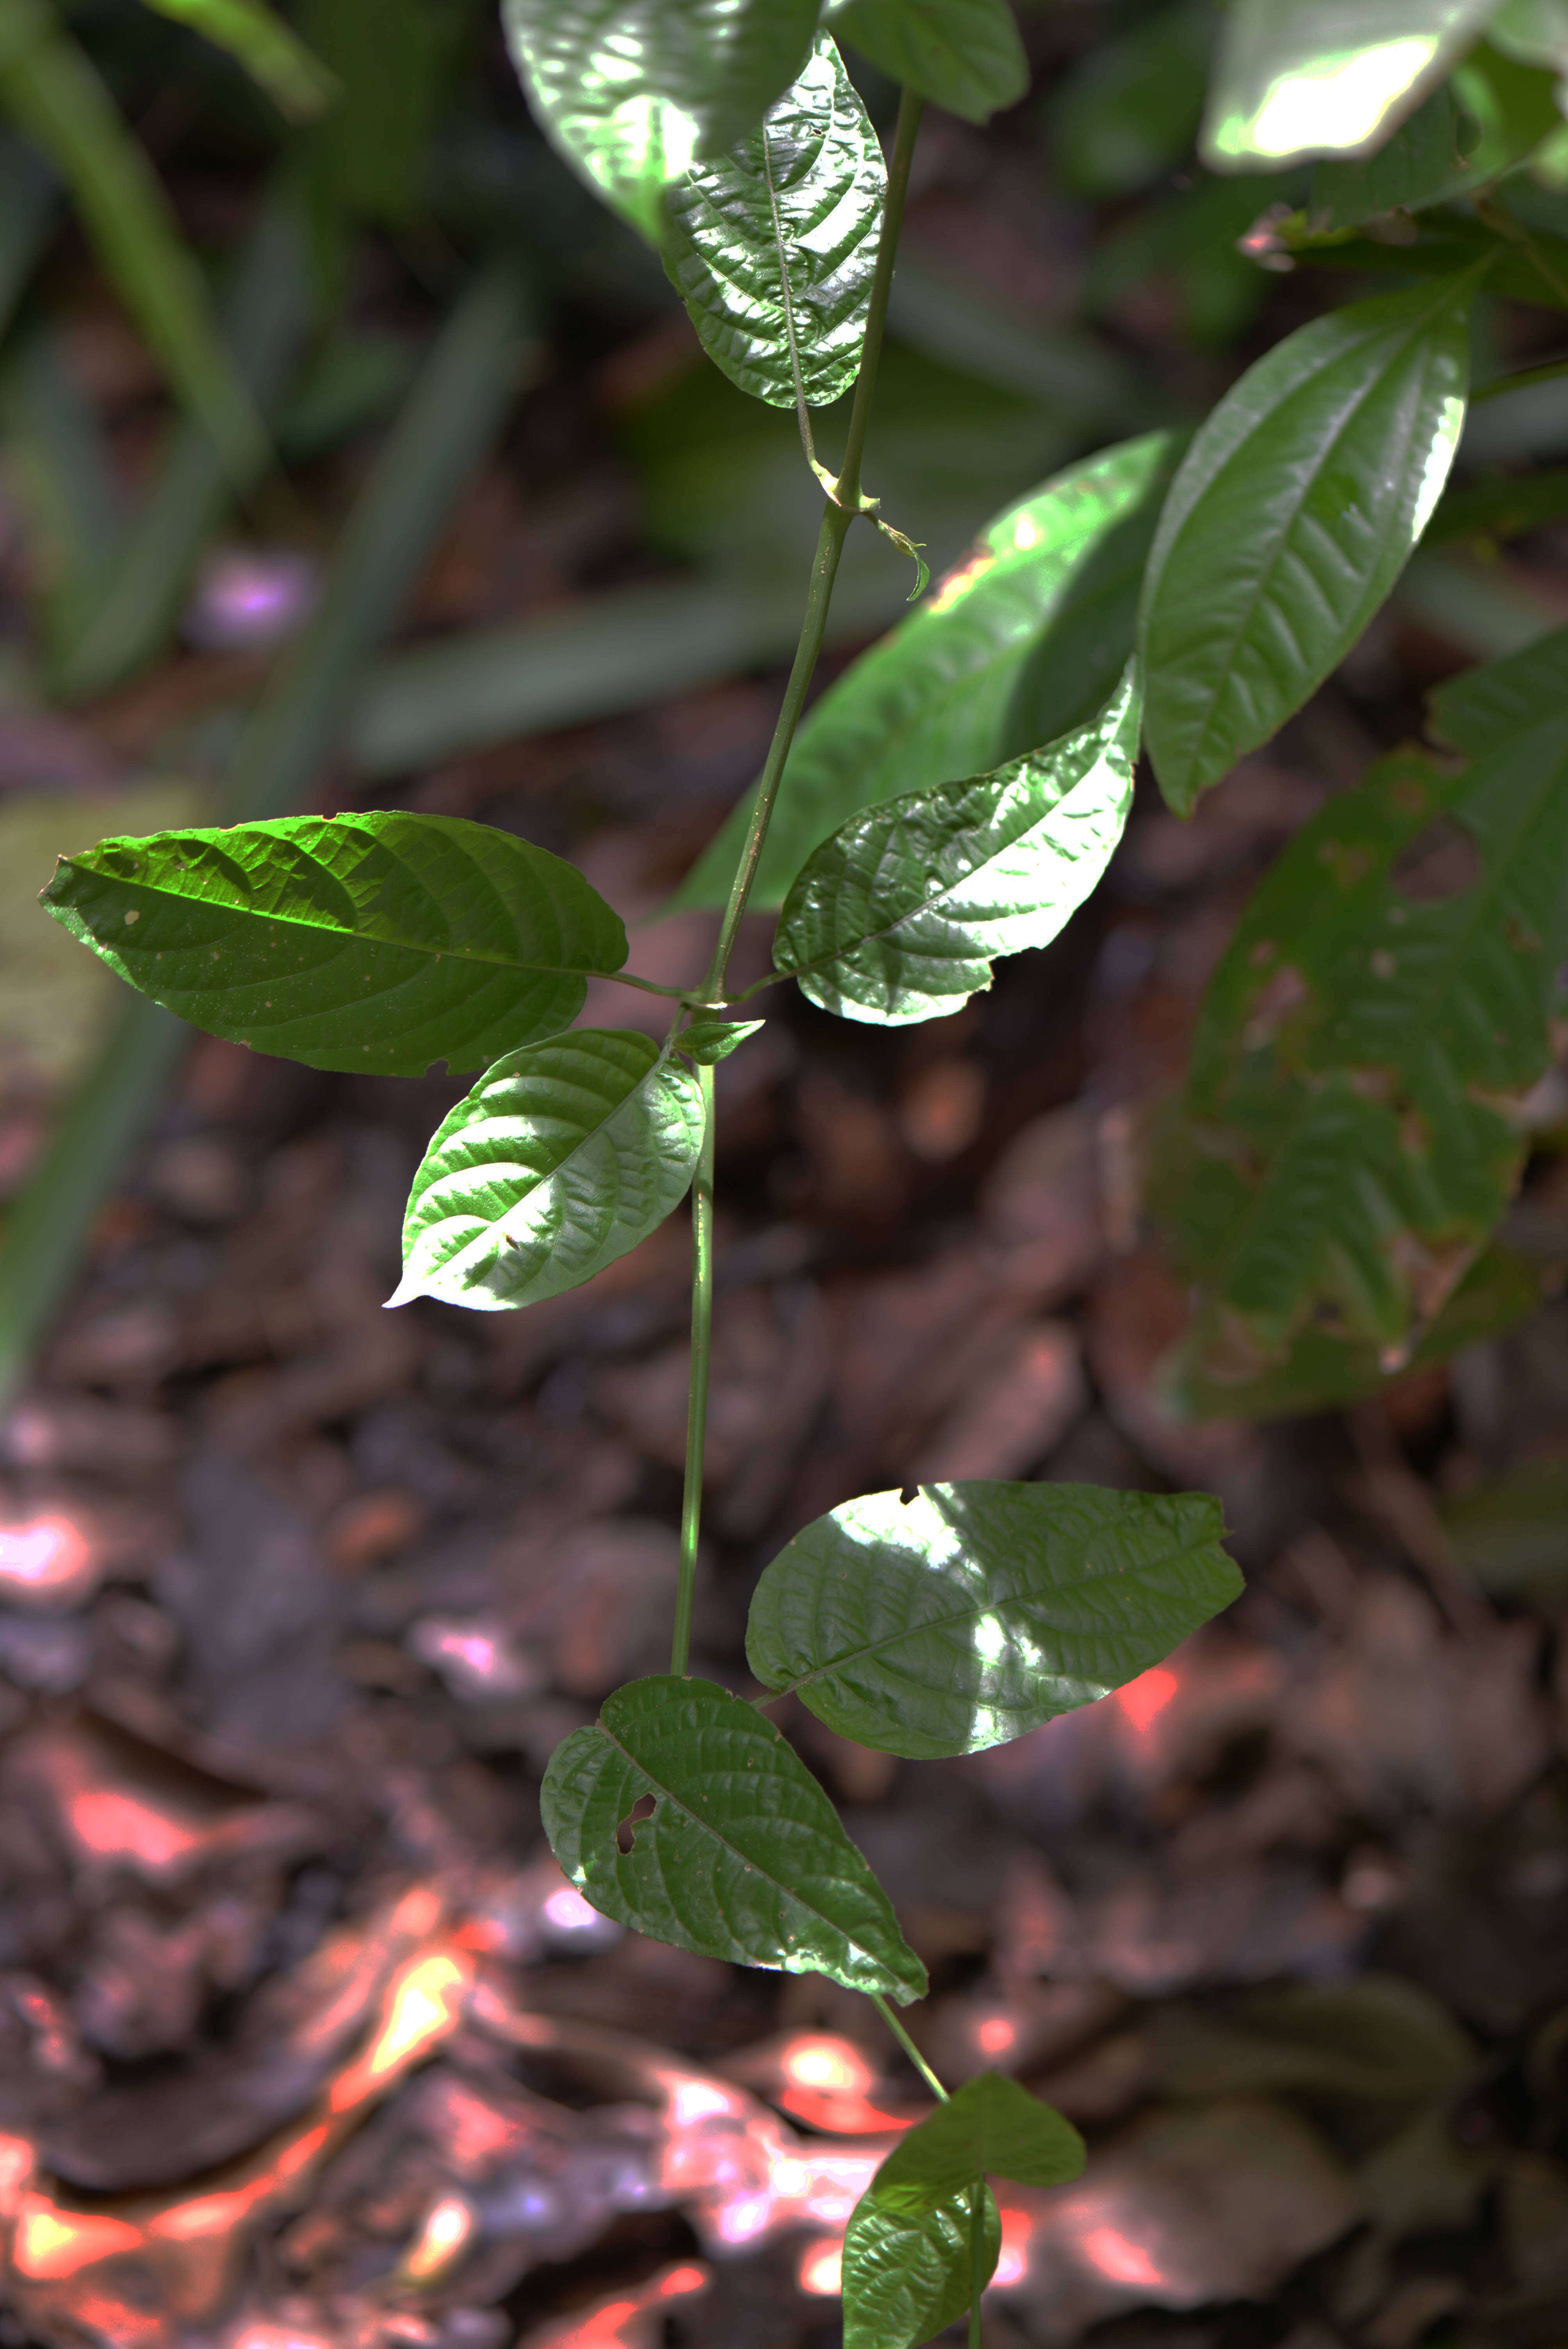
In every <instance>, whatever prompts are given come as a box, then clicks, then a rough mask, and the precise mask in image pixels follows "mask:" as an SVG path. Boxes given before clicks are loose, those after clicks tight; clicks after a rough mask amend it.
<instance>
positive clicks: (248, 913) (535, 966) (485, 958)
mask: <svg viewBox="0 0 1568 2349" xmlns="http://www.w3.org/2000/svg"><path fill="white" fill-rule="evenodd" d="M63 861H64V862H65V863H66V864H68V865H69V867H70V869H71V871H72V872H73V873H75V874H88V875H90V876H91V878H92V879H93V880H95V881H106V882H109V883H111V884H113V885H115V886H117V887H119V888H123V889H128V890H129V889H139V890H141V891H143V892H145V893H146V895H149V896H151V897H154V898H156V899H157V900H158V901H159V903H160V904H161V905H185V906H191V907H194V908H201V907H206V908H209V909H211V910H212V911H214V912H218V913H226V914H232V915H234V916H237V917H238V918H239V919H240V920H241V921H245V922H259V923H275V924H276V925H277V926H279V927H280V928H282V929H293V930H305V931H310V932H314V933H316V934H319V935H323V936H328V937H335V938H337V939H339V940H340V941H341V942H342V944H343V945H344V946H346V947H347V946H366V947H392V948H393V949H394V950H395V951H396V952H397V953H400V954H418V955H423V956H425V957H426V958H427V959H428V961H430V962H433V963H436V962H457V963H464V962H468V963H477V964H480V965H482V966H484V967H485V968H488V969H492V970H534V971H541V972H543V973H544V974H545V975H546V976H547V977H550V978H614V976H615V973H614V971H613V970H611V969H610V968H608V967H607V966H606V965H605V964H603V963H600V962H584V963H559V962H528V961H524V960H523V959H521V957H517V956H510V955H498V954H481V953H480V952H478V951H477V950H476V949H475V948H473V947H466V946H454V947H429V946H424V945H421V944H420V943H418V941H417V940H412V939H406V938H378V937H376V936H372V935H371V933H370V932H369V931H366V930H359V929H349V928H347V927H346V926H344V925H343V924H342V923H337V922H313V921H306V920H304V919H303V918H302V917H301V916H298V915H295V914H289V913H279V912H276V911H271V910H269V911H267V912H264V913H263V912H261V911H258V910H257V908H255V907H254V906H251V905H225V904H224V903H223V901H222V899H221V898H215V897H199V896H193V895H187V894H186V892H184V891H183V890H180V889H170V888H166V887H165V886H164V885H162V883H160V882H156V881H143V880H139V879H137V880H129V881H128V880H126V879H124V878H123V877H122V876H121V875H120V874H116V873H108V872H106V871H105V870H104V869H103V868H102V867H101V866H99V865H94V864H78V863H77V861H76V860H75V859H74V858H71V857H67V858H66V859H64V860H63ZM318 861H319V860H318ZM322 869H323V870H327V871H329V870H330V868H326V867H323V868H322ZM330 877H331V878H332V879H333V880H334V881H336V879H337V876H336V874H330ZM338 885H339V886H340V887H341V886H342V884H341V883H339V884H338ZM497 901H498V903H503V902H504V901H502V900H500V896H499V893H497ZM73 910H74V909H73ZM114 943H115V944H116V945H117V946H119V945H120V941H119V940H118V939H117V940H115V941H114ZM122 950H123V949H122ZM164 951H165V952H167V951H169V949H167V948H166V949H164ZM175 951H176V952H178V951H180V949H178V948H176V949H175ZM285 975H286V976H290V977H292V976H294V974H293V973H289V974H285ZM252 983H254V984H260V982H259V981H257V982H252ZM191 991H192V992H193V993H194V992H198V991H199V990H196V989H192V990H191Z"/></svg>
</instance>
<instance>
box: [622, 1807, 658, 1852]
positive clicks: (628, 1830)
mask: <svg viewBox="0 0 1568 2349" xmlns="http://www.w3.org/2000/svg"><path fill="white" fill-rule="evenodd" d="M656 1808H657V1805H656V1804H655V1800H654V1797H653V1796H652V1795H638V1796H637V1799H636V1801H635V1802H634V1804H633V1805H632V1807H631V1809H630V1810H629V1811H628V1812H627V1813H626V1816H625V1817H624V1819H623V1820H622V1821H621V1824H620V1826H618V1827H617V1828H616V1829H615V1848H616V1850H617V1851H618V1852H620V1853H621V1854H622V1855H623V1857H624V1855H625V1854H626V1853H627V1852H629V1851H630V1850H631V1848H632V1846H633V1845H634V1843H635V1842H636V1840H637V1829H638V1828H639V1827H640V1826H642V1824H643V1821H644V1820H645V1819H651V1818H652V1817H653V1816H654V1812H655V1809H656Z"/></svg>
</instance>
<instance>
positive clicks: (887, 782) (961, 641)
mask: <svg viewBox="0 0 1568 2349" xmlns="http://www.w3.org/2000/svg"><path fill="white" fill-rule="evenodd" d="M1180 445H1181V444H1180V443H1179V441H1178V440H1176V439H1175V436H1173V435H1172V434H1170V433H1162V432H1156V433H1149V434H1146V435H1145V436H1144V437H1143V438H1142V439H1140V440H1129V441H1124V442H1123V443H1121V445H1120V446H1119V447H1118V448H1114V449H1110V450H1106V451H1104V452H1103V453H1102V454H1101V455H1100V456H1099V457H1096V458H1094V459H1092V460H1090V461H1089V462H1088V463H1087V464H1083V465H1075V466H1074V467H1073V468H1072V469H1071V470H1070V471H1068V472H1065V473H1058V474H1057V476H1056V478H1055V479H1054V480H1052V481H1047V482H1046V483H1044V485H1043V486H1042V487H1041V488H1040V489H1038V490H1037V491H1035V492H1032V494H1031V495H1030V496H1029V497H1027V498H1026V499H1024V500H1023V501H1022V502H1020V503H1019V504H1017V505H1015V506H1010V507H1008V508H1007V510H1006V512H1004V513H1002V514H999V515H998V516H997V518H996V520H995V522H993V523H990V524H989V525H988V526H987V528H986V529H985V532H984V533H982V536H981V539H980V542H979V544H978V545H977V546H976V548H975V553H974V554H973V555H972V556H971V558H970V559H969V561H968V562H967V563H965V564H963V565H962V567H961V568H960V569H959V570H957V571H955V572H954V573H953V574H952V575H951V576H950V577H949V578H947V579H945V580H943V581H942V582H940V583H939V585H938V586H937V589H936V592H935V594H934V595H933V596H932V597H931V598H930V599H929V601H928V602H926V603H924V604H923V605H921V606H920V608H919V609H918V610H917V611H916V612H914V613H913V614H912V615H911V616H910V617H909V618H908V619H907V620H904V621H903V622H902V623H901V624H900V626H898V627H896V628H895V629H893V631H892V634H891V635H890V636H884V637H883V638H882V642H881V643H880V644H877V645H873V646H872V649H871V650H870V652H868V653H864V654H862V655H861V658H860V659H859V660H858V661H856V662H855V664H854V665H853V667H851V668H850V669H849V670H848V671H847V672H846V673H845V675H844V676H843V677H841V678H840V679H839V680H838V682H837V684H835V685H834V686H832V687H831V688H830V689H829V691H828V692H826V693H825V694H824V695H823V696H822V698H821V699H820V701H819V702H818V704H817V705H816V707H815V709H812V710H811V711H810V714H809V716H808V717H807V719H806V721H805V723H804V725H803V726H802V727H801V729H800V730H799V734H798V735H797V737H796V740H795V746H794V749H793V750H791V752H790V754H789V764H788V766H787V767H786V768H785V770H784V780H783V782H782V784H781V785H780V787H779V800H778V803H777V805H776V807H775V809H774V812H773V822H772V824H771V826H770V828H769V834H768V841H767V844H766V846H765V847H764V849H763V853H762V862H761V864H760V865H759V866H758V877H757V886H756V888H755V889H754V890H753V892H752V898H751V902H752V904H753V905H759V906H760V905H779V903H780V902H781V901H782V899H783V897H784V896H785V895H786V893H787V891H788V890H789V885H790V883H791V882H792V881H793V880H794V878H795V875H796V874H798V873H799V870H800V867H801V866H802V865H803V864H804V863H805V861H806V859H807V857H808V856H809V855H810V853H811V851H812V850H813V849H814V848H815V847H817V846H818V844H819V843H820V842H821V841H824V840H825V839H826V838H827V837H828V835H829V833H831V832H834V831H836V830H837V829H838V827H839V825H840V824H841V823H843V822H844V821H845V819H846V818H847V817H849V816H851V815H853V814H854V813H855V812H856V811H857V810H858V809H860V808H865V807H874V806H875V805H876V804H877V803H878V802H880V801H882V800H887V799H892V798H893V797H895V796H896V795H897V794H898V793H900V792H913V791H929V790H930V789H932V788H933V787H934V785H936V784H939V783H951V782H957V781H960V780H961V779H962V778H963V777H964V776H965V775H975V774H984V773H986V772H988V771H989V770H990V769H992V768H993V767H998V766H1000V765H1001V764H1002V763H1003V761H1005V760H1007V759H1012V758H1016V757H1017V756H1018V754H1019V753H1020V752H1021V751H1025V750H1033V749H1034V748H1035V746H1036V745H1037V743H1040V742H1049V741H1053V740H1055V739H1056V738H1057V736H1058V735H1060V734H1065V733H1067V732H1068V730H1070V729H1071V728H1072V727H1074V726H1077V725H1081V724H1083V723H1084V722H1085V721H1086V720H1087V719H1089V718H1091V717H1092V716H1093V714H1094V712H1095V711H1096V710H1097V709H1099V708H1100V707H1101V705H1102V704H1103V703H1104V701H1105V699H1106V698H1107V696H1108V695H1109V693H1110V692H1111V691H1112V690H1113V688H1114V687H1115V684H1116V680H1117V678H1118V677H1119V675H1120V673H1121V671H1122V669H1123V668H1124V667H1125V666H1126V663H1127V657H1128V654H1129V653H1130V650H1131V649H1132V617H1133V613H1134V611H1135V609H1136V607H1137V600H1138V583H1139V579H1140V575H1141V573H1142V568H1143V560H1144V556H1145V554H1147V552H1148V547H1149V542H1150V537H1151V535H1152V533H1153V529H1154V523H1155V520H1156V517H1157V515H1158V513H1159V509H1160V499H1161V492H1162V491H1163V488H1164V485H1165V482H1166V481H1168V480H1169V478H1170V474H1171V468H1172V466H1173V465H1174V462H1175V459H1176V456H1177V454H1178V453H1179V450H1180ZM749 814H750V803H749V800H748V801H747V802H744V803H743V804H742V806H741V807H740V808H738V809H737V811H736V812H735V813H734V814H733V815H732V816H731V818H730V820H729V822H728V823H727V824H726V825H725V827H724V829H723V830H722V831H721V832H720V833H719V834H718V837H717V840H716V841H715V842H714V843H713V844H712V846H711V847H710V848H709V849H708V850H707V852H706V854H704V855H703V856H702V857H701V859H700V860H699V861H698V863H697V864H696V868H695V870H694V871H693V872H692V874H690V876H689V877H688V878H687V880H686V883H685V884H684V885H683V886H682V888H681V890H680V892H679V894H678V895H677V897H676V901H675V902H676V905H723V903H724V901H725V899H726V897H727V895H728V891H729V883H730V877H731V875H732V874H733V873H734V871H735V864H736V858H737V856H738V854H739V849H740V844H741V842H742V840H743V839H744V837H745V832H746V824H747V822H748V817H749Z"/></svg>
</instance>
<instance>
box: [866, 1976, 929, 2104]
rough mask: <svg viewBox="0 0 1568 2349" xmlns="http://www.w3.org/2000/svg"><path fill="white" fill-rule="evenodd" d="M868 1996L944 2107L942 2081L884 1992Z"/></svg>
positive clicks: (876, 1992) (869, 1993)
mask: <svg viewBox="0 0 1568 2349" xmlns="http://www.w3.org/2000/svg"><path fill="white" fill-rule="evenodd" d="M866 1996H867V1997H868V1998H869V1999H870V2000H871V2002H872V2005H873V2006H874V2007H875V2009H876V2011H877V2013H879V2014H880V2015H881V2017H882V2021H883V2022H884V2023H886V2024H887V2027H888V2029H889V2030H890V2031H891V2032H892V2035H893V2037H894V2038H895V2039H896V2040H897V2041H898V2044H899V2045H900V2046H901V2047H902V2048H903V2052H904V2054H906V2055H907V2056H908V2057H909V2060H910V2062H911V2063H912V2064H913V2065H914V2068H915V2070H916V2071H917V2072H918V2073H919V2074H920V2076H921V2078H922V2079H923V2081H924V2082H925V2085H926V2086H927V2087H928V2088H929V2089H930V2090H931V2093H932V2095H934V2097H935V2098H936V2101H937V2103H938V2104H939V2105H944V2104H945V2103H946V2102H947V2091H946V2089H945V2088H944V2086H943V2085H942V2083H941V2081H940V2080H939V2079H938V2078H937V2076H936V2075H935V2073H934V2071H933V2070H932V2068H931V2066H930V2064H928V2063H927V2062H926V2060H925V2058H924V2056H923V2054H921V2052H920V2050H919V2048H918V2047H917V2046H916V2045H915V2044H914V2042H913V2039H912V2038H911V2037H910V2035H909V2033H908V2032H907V2031H906V2030H905V2029H904V2027H903V2023H901V2022H900V2021H899V2019H898V2017H897V2015H896V2014H895V2013H893V2011H892V2007H891V2006H890V2005H889V2004H888V2002H887V2001H886V1999H885V1998H883V1996H882V1992H880V1991H875V1990H873V1991H868V1992H866Z"/></svg>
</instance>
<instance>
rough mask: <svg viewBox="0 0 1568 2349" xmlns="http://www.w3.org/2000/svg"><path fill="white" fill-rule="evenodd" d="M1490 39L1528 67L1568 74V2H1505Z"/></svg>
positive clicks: (1492, 22)
mask: <svg viewBox="0 0 1568 2349" xmlns="http://www.w3.org/2000/svg"><path fill="white" fill-rule="evenodd" d="M1487 37H1488V39H1489V40H1490V41H1491V44H1492V45H1493V47H1496V48H1499V49H1501V50H1502V51H1503V53H1504V54H1505V56H1508V57H1517V58H1519V59H1520V61H1521V62H1522V64H1524V65H1532V66H1544V67H1547V68H1548V70H1549V71H1551V72H1553V73H1558V74H1568V0H1502V5H1501V8H1499V9H1498V11H1497V13H1496V15H1495V16H1492V17H1491V19H1490V20H1489V22H1488V25H1487Z"/></svg>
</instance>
